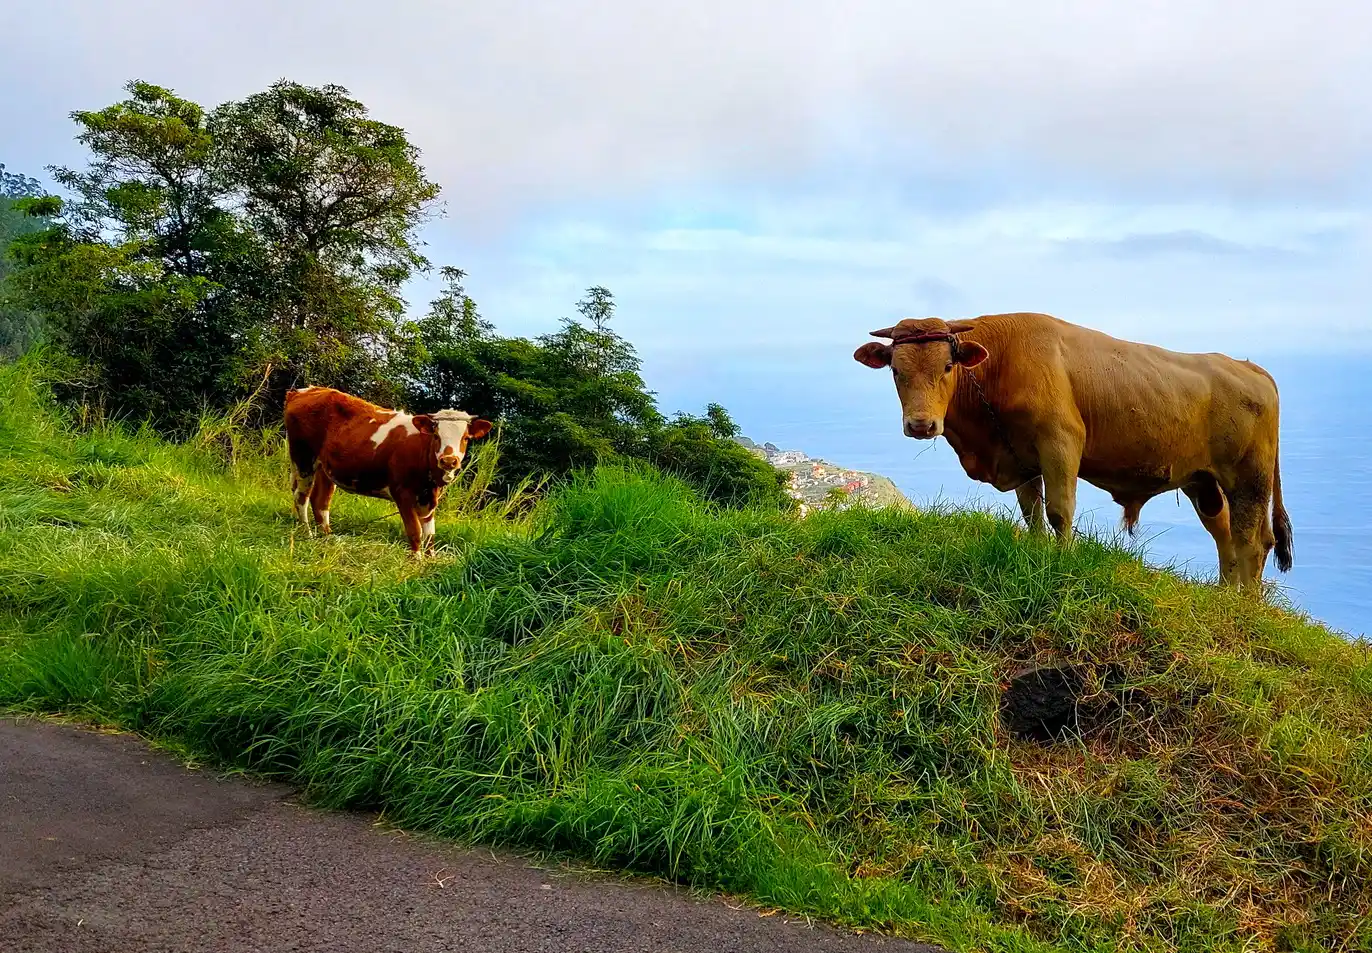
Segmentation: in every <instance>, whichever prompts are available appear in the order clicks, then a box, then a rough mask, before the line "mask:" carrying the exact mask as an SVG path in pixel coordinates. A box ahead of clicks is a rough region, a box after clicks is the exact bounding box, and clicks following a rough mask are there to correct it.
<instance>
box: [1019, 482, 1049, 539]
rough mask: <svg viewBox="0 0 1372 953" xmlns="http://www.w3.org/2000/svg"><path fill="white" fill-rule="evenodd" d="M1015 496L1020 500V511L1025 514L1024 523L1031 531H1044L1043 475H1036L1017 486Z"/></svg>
mask: <svg viewBox="0 0 1372 953" xmlns="http://www.w3.org/2000/svg"><path fill="white" fill-rule="evenodd" d="M1015 498H1016V499H1017V500H1019V511H1020V513H1021V514H1022V515H1023V516H1024V525H1026V526H1028V527H1029V532H1031V533H1042V532H1043V531H1044V528H1045V527H1044V524H1043V477H1034V478H1033V479H1032V480H1030V481H1029V482H1028V483H1026V484H1024V485H1023V486H1020V487H1016V488H1015Z"/></svg>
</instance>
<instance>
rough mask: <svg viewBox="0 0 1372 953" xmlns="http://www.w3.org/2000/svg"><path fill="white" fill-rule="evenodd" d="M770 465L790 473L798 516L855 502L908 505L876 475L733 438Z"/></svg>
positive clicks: (764, 444)
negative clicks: (797, 506)
mask: <svg viewBox="0 0 1372 953" xmlns="http://www.w3.org/2000/svg"><path fill="white" fill-rule="evenodd" d="M735 439H736V440H737V441H738V442H739V443H741V444H742V445H743V446H745V447H747V448H748V449H749V450H751V451H752V452H753V453H754V454H756V455H757V456H759V457H761V458H762V459H764V460H766V461H767V462H768V463H770V464H771V465H772V466H774V467H776V468H777V469H778V470H781V471H783V472H785V473H789V474H790V481H791V482H790V488H789V492H790V494H791V496H792V497H794V498H795V499H796V500H797V501H799V503H800V512H801V515H802V516H803V515H805V514H806V513H809V512H811V511H813V510H815V509H820V508H835V509H842V508H844V507H847V506H851V505H853V504H854V503H858V502H861V503H864V504H869V505H873V506H893V505H894V506H911V505H912V504H911V503H910V501H909V499H907V498H906V496H905V494H904V493H902V492H900V490H899V489H898V488H897V487H896V485H895V484H894V483H892V482H891V481H890V480H889V479H887V478H886V477H884V476H881V475H879V474H876V473H864V472H862V471H861V470H849V469H847V468H845V467H840V466H836V465H834V464H832V463H830V462H828V461H827V460H820V459H817V458H814V457H810V456H807V455H806V454H805V452H804V451H802V450H782V449H781V448H780V447H778V446H776V445H775V444H772V443H762V444H759V443H755V442H753V441H752V440H749V439H748V438H747V437H736V438H735Z"/></svg>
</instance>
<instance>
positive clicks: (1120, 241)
mask: <svg viewBox="0 0 1372 953" xmlns="http://www.w3.org/2000/svg"><path fill="white" fill-rule="evenodd" d="M1058 245H1059V247H1060V248H1061V249H1062V250H1063V251H1064V252H1065V253H1067V254H1068V255H1069V256H1071V257H1074V258H1083V257H1084V258H1089V257H1091V256H1095V255H1102V256H1106V257H1109V258H1119V259H1126V260H1130V259H1140V258H1153V257H1157V256H1160V255H1201V256H1220V257H1236V258H1247V259H1251V260H1252V261H1254V262H1265V263H1268V264H1296V263H1300V262H1309V261H1315V260H1317V259H1316V258H1315V256H1314V255H1312V254H1311V253H1310V252H1309V251H1307V250H1305V249H1297V248H1280V247H1277V246H1275V245H1253V244H1244V243H1242V242H1234V241H1228V240H1227V239H1223V238H1218V237H1216V236H1214V235H1209V234H1207V233H1205V232H1202V231H1197V230H1196V229H1189V228H1188V229H1181V230H1179V231H1175V232H1152V233H1142V234H1137V235H1128V236H1126V237H1124V238H1117V239H1108V240H1105V241H1082V240H1079V239H1071V240H1068V241H1063V242H1059V243H1058Z"/></svg>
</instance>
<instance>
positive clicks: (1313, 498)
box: [644, 342, 1372, 636]
mask: <svg viewBox="0 0 1372 953" xmlns="http://www.w3.org/2000/svg"><path fill="white" fill-rule="evenodd" d="M859 343H860V342H859ZM854 346H856V345H854ZM851 355H852V351H851V349H847V350H841V351H840V352H838V353H835V354H829V355H816V354H813V353H811V354H796V353H787V352H784V351H778V352H774V353H771V354H767V353H762V354H740V353H738V352H733V351H730V352H724V353H711V352H707V351H702V352H694V353H682V352H677V353H673V354H653V353H650V352H645V354H644V376H645V378H646V379H647V381H648V384H649V386H650V387H651V388H652V389H653V390H655V391H656V392H657V394H658V399H659V404H660V405H661V406H662V407H663V409H664V410H668V411H673V410H678V409H680V410H690V411H695V412H699V411H700V410H701V409H702V408H703V407H704V405H705V404H706V403H707V402H709V401H716V402H718V403H721V404H723V405H724V406H725V407H727V408H728V409H729V411H730V413H731V414H732V415H733V417H734V419H735V421H736V422H737V423H738V424H739V425H740V427H741V428H742V431H743V433H744V434H746V435H747V436H749V437H751V438H753V439H754V440H756V441H758V442H759V443H761V442H764V441H770V442H772V443H774V444H776V445H777V446H779V447H781V448H783V449H795V450H803V451H805V452H806V453H807V454H809V455H810V456H812V457H821V458H823V459H825V460H828V461H830V462H831V463H835V464H838V465H841V466H844V467H850V468H852V469H855V470H866V471H870V472H873V473H879V474H882V475H883V476H887V477H889V478H891V480H893V481H894V482H895V483H896V485H897V486H899V487H900V489H901V490H902V491H903V492H904V493H905V495H906V496H908V497H909V498H910V500H911V501H912V502H914V503H915V504H916V505H920V504H928V503H930V502H932V501H942V502H945V503H952V504H958V505H963V506H974V507H979V508H983V509H990V510H993V511H999V512H1005V513H1008V514H1013V515H1014V516H1015V517H1016V518H1018V508H1017V507H1016V505H1015V496H1014V494H1013V493H998V492H996V491H995V490H994V489H992V488H991V487H989V486H986V485H985V484H981V483H975V482H973V481H972V480H971V479H969V478H968V477H967V476H966V474H965V473H963V471H962V468H961V467H960V466H959V465H958V462H957V457H956V455H955V454H954V453H953V452H952V450H951V448H949V446H948V444H947V442H946V441H944V440H938V441H936V442H934V443H928V442H924V441H915V440H911V439H909V438H907V437H905V436H903V435H902V434H901V430H900V405H899V403H898V401H897V399H896V393H895V387H894V385H893V384H892V383H891V377H890V375H889V374H886V373H879V372H877V371H872V370H868V369H867V368H864V367H862V366H860V365H859V364H857V363H856V362H855V361H854V360H853V359H852V356H851ZM1239 356H1243V357H1248V358H1250V359H1251V360H1253V361H1256V362H1257V363H1259V364H1261V365H1262V366H1263V367H1265V368H1267V370H1268V371H1269V372H1271V373H1272V375H1273V376H1274V377H1275V378H1276V380H1277V385H1278V387H1279V389H1280V392H1281V470H1282V490H1283V493H1284V496H1285V502H1286V508H1287V511H1288V512H1289V513H1290V515H1291V522H1292V525H1293V527H1294V540H1295V545H1294V549H1295V565H1294V567H1293V568H1292V570H1291V572H1289V573H1285V574H1282V573H1278V572H1277V571H1276V568H1275V566H1274V565H1273V560H1272V559H1270V558H1269V560H1268V565H1267V577H1268V578H1269V579H1275V580H1276V581H1277V583H1278V584H1279V585H1280V587H1281V588H1282V590H1283V591H1284V592H1285V594H1286V596H1287V598H1289V599H1290V600H1291V601H1292V602H1293V603H1294V604H1295V605H1296V606H1297V607H1299V608H1300V609H1302V610H1304V611H1306V612H1308V613H1309V614H1310V615H1311V616H1312V617H1314V618H1316V619H1318V620H1320V621H1322V622H1324V623H1325V624H1326V625H1329V626H1330V627H1332V628H1334V629H1337V630H1339V631H1341V632H1343V633H1345V634H1347V635H1350V636H1364V635H1372V426H1369V424H1368V415H1369V414H1370V413H1372V357H1351V356H1350V357H1341V358H1337V359H1334V360H1329V359H1325V358H1319V359H1316V358H1293V357H1283V356H1275V357H1273V356H1267V357H1264V356H1262V355H1260V354H1256V353H1244V354H1242V355H1239ZM1077 525H1078V526H1079V527H1082V528H1089V529H1093V530H1095V531H1097V532H1103V533H1106V534H1112V533H1116V532H1118V531H1119V525H1120V508H1119V507H1118V506H1116V505H1115V504H1114V502H1113V501H1112V500H1111V499H1110V497H1109V496H1108V495H1107V494H1105V493H1104V492H1102V491H1100V490H1097V489H1096V488H1095V487H1093V486H1091V485H1090V484H1088V483H1086V482H1085V481H1081V482H1080V483H1079V484H1078V489H1077ZM1139 540H1140V541H1142V542H1143V543H1144V550H1145V558H1146V559H1147V560H1148V561H1149V562H1150V563H1152V564H1154V565H1160V566H1162V565H1168V566H1173V567H1175V568H1178V569H1180V570H1181V571H1183V572H1185V573H1187V574H1188V575H1191V576H1195V577H1198V578H1205V579H1211V580H1213V579H1214V578H1215V577H1216V575H1217V566H1216V557H1215V547H1214V543H1213V541H1212V540H1211V538H1210V536H1209V534H1207V533H1206V532H1205V530H1204V529H1203V528H1202V527H1201V525H1200V521H1199V520H1198V519H1197V518H1196V514H1195V511H1194V510H1192V508H1191V504H1190V503H1189V502H1188V501H1187V500H1186V498H1185V497H1180V499H1178V496H1177V495H1176V494H1166V495H1164V496H1160V497H1157V498H1155V499H1153V500H1152V501H1151V502H1149V503H1148V505H1147V506H1145V507H1144V509H1143V516H1142V519H1141V521H1140V524H1139Z"/></svg>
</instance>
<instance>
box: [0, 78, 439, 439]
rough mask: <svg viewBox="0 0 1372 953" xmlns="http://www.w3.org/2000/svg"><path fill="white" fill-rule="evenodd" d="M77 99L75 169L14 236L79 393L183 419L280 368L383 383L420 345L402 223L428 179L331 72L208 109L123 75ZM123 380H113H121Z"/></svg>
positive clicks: (286, 381)
mask: <svg viewBox="0 0 1372 953" xmlns="http://www.w3.org/2000/svg"><path fill="white" fill-rule="evenodd" d="M126 89H127V91H128V93H129V96H128V98H127V99H125V100H123V101H121V102H119V103H116V104H114V105H112V106H109V107H106V108H104V109H100V110H95V111H83V112H77V113H73V114H72V115H73V119H74V120H75V121H76V122H77V124H78V126H79V129H80V132H79V134H78V139H79V141H80V142H81V143H82V144H83V145H85V146H86V147H87V148H88V149H89V150H90V152H91V161H90V163H89V165H88V167H86V168H84V169H80V170H75V169H66V168H57V169H54V170H53V175H54V178H55V179H56V180H57V182H58V183H59V184H60V185H62V186H63V187H64V188H65V189H66V190H67V191H68V192H69V193H70V199H69V201H67V202H66V203H65V205H64V206H62V208H61V214H60V216H58V217H57V219H56V221H55V222H54V223H53V224H52V226H51V228H50V229H49V232H50V233H39V234H34V235H31V236H29V237H28V238H26V239H25V240H24V242H25V248H24V249H23V250H22V254H20V256H19V259H17V260H21V261H22V262H23V270H24V271H25V272H26V273H27V274H26V275H25V277H24V280H22V281H18V280H16V281H14V282H11V283H10V285H11V291H12V292H13V297H14V299H15V300H16V301H18V302H19V303H20V304H22V305H23V306H24V307H25V308H26V309H28V310H29V311H35V310H37V311H42V312H43V313H44V314H46V315H47V317H48V321H49V325H50V327H51V330H52V334H51V336H52V338H53V340H54V342H55V343H57V344H59V346H60V347H62V349H63V350H64V351H65V352H66V353H67V354H68V355H70V356H71V357H72V358H73V360H74V362H75V369H76V372H77V373H76V376H77V377H79V379H80V381H81V383H82V388H83V389H81V390H79V391H75V392H73V396H75V394H77V393H80V394H86V395H89V396H91V397H98V398H99V400H100V402H102V403H104V404H105V405H106V406H107V407H108V409H110V410H111V412H113V413H116V414H120V415H134V416H137V417H140V418H149V419H151V420H153V421H154V422H155V423H157V424H158V425H159V426H161V427H163V429H167V430H172V431H176V430H179V429H184V428H185V427H186V426H188V425H189V424H192V423H193V417H194V416H195V411H197V410H198V409H199V408H201V407H204V406H209V407H224V406H227V405H228V404H230V403H232V402H233V401H235V400H236V399H238V398H239V397H241V396H242V395H243V394H244V393H245V391H246V390H247V388H249V387H256V386H257V385H258V384H259V383H260V381H261V379H262V375H263V374H264V372H266V371H267V370H268V369H271V370H272V371H273V372H274V373H273V376H272V380H271V388H270V389H269V390H268V394H269V398H271V399H269V400H268V402H267V403H266V404H265V405H264V406H263V407H262V413H263V417H261V418H259V420H265V419H271V418H272V417H274V416H275V412H276V410H277V409H278V408H279V401H280V398H281V397H282V395H283V393H284V391H285V389H286V388H287V387H289V386H291V385H292V384H301V383H318V384H328V385H332V386H337V387H342V388H344V389H347V390H351V391H353V392H355V393H359V394H362V395H364V396H369V397H373V398H377V399H383V400H384V399H387V398H393V397H394V396H395V394H396V392H395V387H394V383H395V380H396V378H397V373H398V369H399V368H401V367H403V366H405V364H406V362H408V361H412V360H413V356H414V353H413V352H414V341H413V340H411V339H408V338H406V336H405V335H404V334H403V333H401V330H400V324H399V318H400V315H401V312H402V310H403V302H402V301H401V299H400V296H399V289H400V286H401V284H402V283H403V282H404V281H405V280H406V278H408V277H409V276H410V275H411V274H412V273H413V271H414V270H415V269H417V268H423V267H426V266H427V263H426V261H425V260H424V258H423V256H422V255H420V254H419V253H418V251H417V250H416V249H417V245H418V243H417V240H416V239H415V235H414V232H415V229H416V228H417V227H418V224H419V223H420V222H421V221H422V220H423V218H424V216H425V215H426V214H427V213H428V211H429V210H430V208H431V205H432V202H433V200H434V198H435V196H436V195H437V191H438V187H437V186H436V185H434V184H433V183H431V182H429V181H428V180H427V179H425V178H424V175H423V170H422V169H421V168H420V167H419V165H418V152H417V150H416V149H415V148H414V147H413V146H412V145H411V144H410V143H409V142H408V141H407V140H406V138H405V135H404V132H403V131H402V130H400V129H397V128H396V127H394V126H388V125H385V124H383V123H379V122H376V121H374V120H371V119H370V118H368V116H367V111H366V109H365V107H363V106H362V105H361V104H360V103H358V102H356V101H355V100H352V99H350V98H348V96H347V95H346V90H343V89H341V88H339V87H336V86H327V87H323V88H320V89H314V88H311V87H306V86H301V85H299V84H295V83H288V82H284V81H283V82H281V83H277V84H276V85H274V86H273V87H272V88H271V89H270V90H268V91H267V92H264V93H261V94H258V95H256V96H251V97H249V98H248V99H246V100H244V101H243V102H241V103H227V104H225V105H223V106H220V107H219V108H218V109H216V110H214V111H213V112H211V113H208V114H207V113H206V111H205V110H204V109H202V108H201V107H200V106H198V105H197V104H195V103H193V102H190V101H189V100H186V99H183V98H181V97H179V96H177V95H176V94H175V93H174V92H173V91H171V90H169V89H166V88H163V87H160V86H155V85H152V84H150V83H145V82H141V81H135V82H132V83H129V84H128V86H127V87H126ZM116 382H118V383H116Z"/></svg>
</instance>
